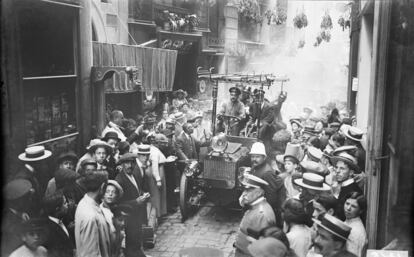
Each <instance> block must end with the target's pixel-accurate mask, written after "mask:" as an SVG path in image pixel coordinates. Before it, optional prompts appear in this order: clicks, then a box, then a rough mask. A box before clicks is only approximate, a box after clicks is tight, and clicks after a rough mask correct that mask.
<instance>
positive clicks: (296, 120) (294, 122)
mask: <svg viewBox="0 0 414 257" xmlns="http://www.w3.org/2000/svg"><path fill="white" fill-rule="evenodd" d="M289 122H290V124H296V125H298V126H299V127H301V128H302V127H303V125H302V120H301V119H300V118H292V119H290V120H289Z"/></svg>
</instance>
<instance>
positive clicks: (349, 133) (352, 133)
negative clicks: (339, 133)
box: [344, 127, 364, 142]
mask: <svg viewBox="0 0 414 257" xmlns="http://www.w3.org/2000/svg"><path fill="white" fill-rule="evenodd" d="M344 135H345V136H346V137H347V138H349V139H351V140H353V141H358V142H361V141H362V136H363V135H364V131H362V130H361V129H359V128H357V127H349V128H348V129H347V130H346V131H345V132H344Z"/></svg>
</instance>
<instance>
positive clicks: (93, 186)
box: [75, 170, 111, 257]
mask: <svg viewBox="0 0 414 257" xmlns="http://www.w3.org/2000/svg"><path fill="white" fill-rule="evenodd" d="M107 180H108V174H107V172H106V171H103V170H98V171H92V172H87V173H86V174H85V187H86V194H85V195H84V197H83V198H82V200H80V202H79V204H78V207H77V208H76V213H75V240H76V255H77V256H78V257H89V256H101V257H110V256H111V239H110V232H109V227H108V224H107V222H106V219H105V216H104V214H103V212H102V210H101V208H99V202H100V201H101V198H102V195H103V193H104V192H102V191H103V185H104V184H105V183H106V181H107Z"/></svg>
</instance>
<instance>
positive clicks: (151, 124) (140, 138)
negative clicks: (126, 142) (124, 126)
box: [130, 115, 157, 143]
mask: <svg viewBox="0 0 414 257" xmlns="http://www.w3.org/2000/svg"><path fill="white" fill-rule="evenodd" d="M156 121H157V120H156V118H155V117H153V116H151V115H147V116H145V118H144V123H143V124H142V125H140V126H138V128H137V129H136V130H135V132H134V133H133V135H134V136H135V138H134V140H131V141H130V142H138V143H143V142H145V139H146V137H147V136H148V134H149V133H150V132H153V131H155V123H156ZM130 138H132V136H130Z"/></svg>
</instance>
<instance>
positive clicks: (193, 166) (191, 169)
mask: <svg viewBox="0 0 414 257" xmlns="http://www.w3.org/2000/svg"><path fill="white" fill-rule="evenodd" d="M184 172H185V175H186V176H187V177H191V176H197V175H198V174H200V166H199V164H198V162H197V161H191V162H190V163H188V164H187V165H186V167H185V169H184Z"/></svg>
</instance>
